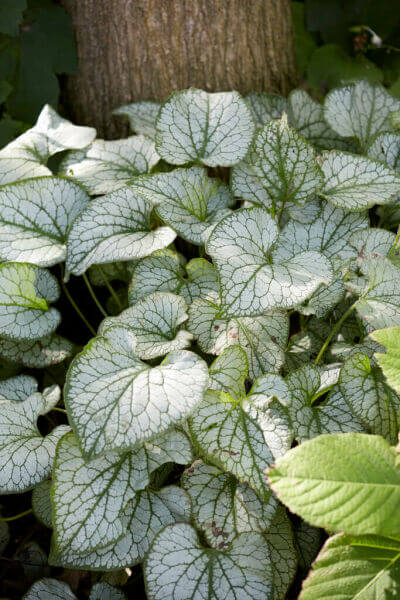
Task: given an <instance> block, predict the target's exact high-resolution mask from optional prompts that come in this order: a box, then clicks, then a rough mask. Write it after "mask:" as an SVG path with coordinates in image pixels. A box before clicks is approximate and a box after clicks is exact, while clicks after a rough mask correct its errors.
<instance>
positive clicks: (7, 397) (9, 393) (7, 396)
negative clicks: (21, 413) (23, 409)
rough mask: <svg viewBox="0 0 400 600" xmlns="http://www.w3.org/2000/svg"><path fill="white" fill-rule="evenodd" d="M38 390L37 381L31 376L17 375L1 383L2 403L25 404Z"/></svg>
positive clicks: (0, 395) (0, 394) (0, 400)
mask: <svg viewBox="0 0 400 600" xmlns="http://www.w3.org/2000/svg"><path fill="white" fill-rule="evenodd" d="M37 389H38V384H37V381H36V379H34V378H33V377H31V376H30V375H16V376H15V377H10V378H9V379H4V380H3V381H0V403H2V402H9V401H11V402H23V401H24V400H26V399H27V398H28V397H29V396H31V395H32V394H34V393H35V392H37Z"/></svg>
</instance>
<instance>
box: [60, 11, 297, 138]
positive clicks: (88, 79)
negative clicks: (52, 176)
mask: <svg viewBox="0 0 400 600" xmlns="http://www.w3.org/2000/svg"><path fill="white" fill-rule="evenodd" d="M62 2H63V5H64V6H65V8H66V9H67V11H68V12H70V13H71V15H72V18H73V23H74V29H75V33H76V39H77V47H78V57H79V71H78V73H77V74H76V75H72V76H69V77H68V78H67V82H66V89H65V94H66V102H67V106H68V108H69V112H70V113H71V116H72V118H73V119H74V120H75V121H76V122H77V123H79V124H85V125H92V126H94V127H96V128H97V130H98V133H99V135H100V136H104V137H107V138H113V137H118V136H121V134H123V133H125V131H124V124H122V121H121V119H120V118H119V119H118V118H116V117H112V116H111V111H112V110H113V109H114V108H116V107H118V106H121V105H122V104H127V103H128V102H135V101H138V100H158V101H164V100H166V99H167V98H168V96H169V95H170V94H171V92H172V91H174V90H178V89H184V88H188V87H197V88H201V89H204V90H207V91H211V92H214V91H226V90H238V91H239V92H241V93H242V94H247V93H248V92H250V91H269V92H277V93H282V94H286V93H287V92H288V91H289V90H290V89H291V88H292V87H293V86H294V84H295V82H296V70H295V60H294V53H293V39H292V21H291V12H290V0H62Z"/></svg>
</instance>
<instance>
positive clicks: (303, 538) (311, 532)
mask: <svg viewBox="0 0 400 600" xmlns="http://www.w3.org/2000/svg"><path fill="white" fill-rule="evenodd" d="M294 546H295V548H296V550H297V556H298V559H299V567H300V568H301V569H302V570H304V571H308V570H309V568H310V567H311V564H312V563H313V562H314V559H315V557H316V556H317V554H318V552H319V549H320V548H321V530H320V529H317V528H316V527H313V526H312V525H309V524H308V523H306V521H303V520H302V519H300V520H299V522H298V523H297V524H295V526H294Z"/></svg>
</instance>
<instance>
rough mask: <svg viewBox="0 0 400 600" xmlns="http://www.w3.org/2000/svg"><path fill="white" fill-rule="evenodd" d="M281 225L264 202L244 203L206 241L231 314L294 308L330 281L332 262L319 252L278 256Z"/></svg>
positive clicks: (228, 311)
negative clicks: (275, 248)
mask: <svg viewBox="0 0 400 600" xmlns="http://www.w3.org/2000/svg"><path fill="white" fill-rule="evenodd" d="M277 238H278V228H277V225H276V223H275V221H274V220H273V219H272V217H271V216H270V215H269V214H268V212H267V211H266V210H264V209H262V208H260V207H256V208H250V209H242V210H239V211H236V212H234V213H233V214H232V215H230V216H228V217H225V218H224V219H223V220H222V221H220V223H218V225H216V227H215V228H214V230H213V232H212V234H211V236H210V238H209V240H208V242H207V245H206V250H207V253H208V254H209V255H210V256H211V257H212V259H213V261H214V264H215V266H216V268H217V271H218V273H219V276H220V282H221V300H222V308H223V309H224V311H225V313H226V314H227V315H235V316H257V315H260V314H263V313H265V312H266V311H268V310H271V309H272V308H290V307H291V306H294V305H296V304H298V303H300V302H303V301H304V300H306V299H307V298H308V297H309V296H311V294H312V293H313V292H314V291H315V290H316V289H317V288H318V286H319V285H320V284H321V283H326V284H328V283H330V282H331V280H332V267H331V264H330V262H329V260H328V259H327V258H325V257H324V256H322V255H321V254H319V253H317V252H302V253H300V254H297V255H295V256H292V257H290V258H288V259H286V260H284V261H283V262H282V261H280V257H279V254H277V257H276V258H277V260H276V261H275V260H274V258H275V257H274V253H273V252H272V248H273V245H274V244H275V243H276V241H277Z"/></svg>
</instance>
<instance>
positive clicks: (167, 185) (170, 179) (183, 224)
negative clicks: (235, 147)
mask: <svg viewBox="0 0 400 600" xmlns="http://www.w3.org/2000/svg"><path fill="white" fill-rule="evenodd" d="M132 185H133V187H134V189H135V190H136V191H137V193H138V194H140V196H143V197H144V198H146V199H147V200H149V201H150V202H151V203H152V204H154V205H157V213H158V214H159V216H160V217H161V218H162V220H163V221H165V223H166V224H167V225H169V226H170V227H172V229H174V230H175V231H176V232H177V233H178V234H179V235H180V236H181V237H182V238H183V239H185V240H187V241H188V242H190V243H192V244H197V245H202V244H204V243H205V241H206V240H207V238H208V236H209V234H210V231H211V229H212V226H213V225H215V223H217V222H218V221H219V220H221V218H222V217H223V216H225V215H226V214H229V212H230V211H229V210H228V207H230V206H232V205H233V204H234V203H235V199H234V197H233V196H232V194H231V192H230V191H229V188H228V187H227V186H226V185H224V184H223V183H222V182H221V181H219V180H218V179H211V178H210V177H207V173H206V171H205V170H204V169H203V168H201V167H192V168H191V169H176V170H175V171H172V172H171V173H158V174H156V175H153V176H151V177H141V178H138V179H137V180H135V181H133V182H132Z"/></svg>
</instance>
